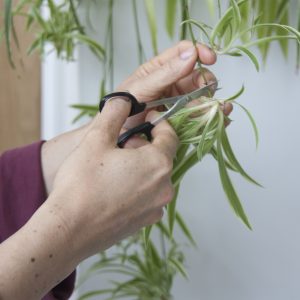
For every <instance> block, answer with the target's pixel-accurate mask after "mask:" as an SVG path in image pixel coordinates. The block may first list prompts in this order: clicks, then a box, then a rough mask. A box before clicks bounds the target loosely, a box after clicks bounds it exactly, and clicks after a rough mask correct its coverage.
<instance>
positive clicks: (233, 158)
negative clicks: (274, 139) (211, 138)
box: [222, 129, 262, 187]
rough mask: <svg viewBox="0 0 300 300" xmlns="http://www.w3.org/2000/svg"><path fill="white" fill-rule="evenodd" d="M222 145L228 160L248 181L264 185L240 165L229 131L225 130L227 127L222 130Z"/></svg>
mask: <svg viewBox="0 0 300 300" xmlns="http://www.w3.org/2000/svg"><path fill="white" fill-rule="evenodd" d="M222 147H223V150H224V153H225V155H226V157H227V158H228V161H229V162H230V163H231V164H232V165H233V166H234V168H235V169H236V170H237V171H238V172H239V173H240V174H241V175H242V176H243V177H244V178H245V179H247V180H248V181H250V182H251V183H254V184H255V185H258V186H260V187H262V185H261V184H259V183H258V182H257V181H256V180H254V179H253V178H252V177H251V176H249V175H248V174H247V173H246V172H245V170H244V169H243V168H242V166H241V165H240V163H239V161H238V160H237V158H236V156H235V155H234V152H233V150H232V147H231V145H230V142H229V139H228V136H227V133H226V131H225V129H224V130H223V132H222Z"/></svg>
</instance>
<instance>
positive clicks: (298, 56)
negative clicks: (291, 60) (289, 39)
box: [296, 1, 300, 72]
mask: <svg viewBox="0 0 300 300" xmlns="http://www.w3.org/2000/svg"><path fill="white" fill-rule="evenodd" d="M297 28H298V31H300V1H298V27H297ZM296 60H297V65H296V68H297V72H298V71H299V67H300V43H298V45H297V54H296Z"/></svg>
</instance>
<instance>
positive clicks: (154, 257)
mask: <svg viewBox="0 0 300 300" xmlns="http://www.w3.org/2000/svg"><path fill="white" fill-rule="evenodd" d="M148 245H149V252H150V254H151V257H152V263H153V264H154V265H156V266H157V267H158V268H161V267H162V262H161V259H160V256H159V254H158V252H157V250H156V248H155V246H154V244H153V243H152V242H151V241H149V243H148Z"/></svg>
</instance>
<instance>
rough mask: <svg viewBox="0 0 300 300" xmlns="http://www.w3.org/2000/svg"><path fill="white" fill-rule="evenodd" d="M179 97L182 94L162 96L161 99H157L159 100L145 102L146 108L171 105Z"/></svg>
mask: <svg viewBox="0 0 300 300" xmlns="http://www.w3.org/2000/svg"><path fill="white" fill-rule="evenodd" d="M181 97H182V95H180V96H174V97H169V98H163V99H159V100H155V101H151V102H147V104H146V108H153V107H157V106H160V105H173V104H174V103H176V102H177V101H178V100H179V99H180V98H181Z"/></svg>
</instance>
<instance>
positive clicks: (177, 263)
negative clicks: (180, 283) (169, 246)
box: [169, 258, 188, 279]
mask: <svg viewBox="0 0 300 300" xmlns="http://www.w3.org/2000/svg"><path fill="white" fill-rule="evenodd" d="M169 262H170V263H171V264H172V265H173V266H174V267H175V268H176V269H177V271H179V273H180V274H181V275H182V276H183V277H184V278H186V279H188V275H187V273H186V271H185V269H184V266H183V265H182V263H181V262H180V261H179V260H177V259H175V258H169Z"/></svg>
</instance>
